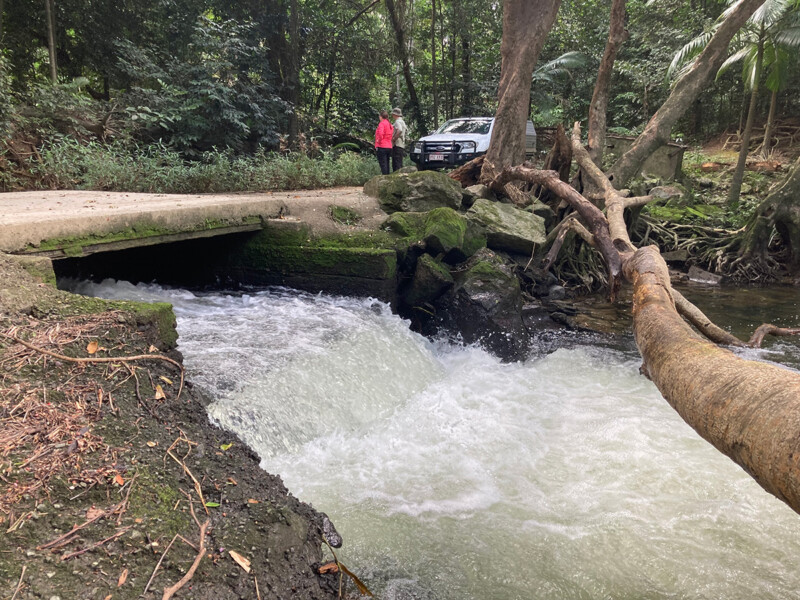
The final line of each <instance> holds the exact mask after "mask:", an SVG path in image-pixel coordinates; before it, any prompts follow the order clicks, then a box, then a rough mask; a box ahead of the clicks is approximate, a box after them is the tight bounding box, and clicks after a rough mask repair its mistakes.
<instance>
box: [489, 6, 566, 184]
mask: <svg viewBox="0 0 800 600" xmlns="http://www.w3.org/2000/svg"><path fill="white" fill-rule="evenodd" d="M560 5H561V0H504V2H503V39H502V42H501V44H500V56H501V67H500V85H499V89H498V92H497V100H498V102H497V113H496V117H495V121H494V128H493V130H492V140H491V142H490V144H489V150H488V152H487V153H486V160H485V161H484V163H483V172H482V174H481V178H482V179H485V180H487V181H489V182H491V181H492V180H494V179H495V175H496V174H498V173H499V172H500V171H502V169H504V168H505V167H510V166H513V165H518V164H521V163H522V162H523V161H524V160H525V122H526V121H527V120H528V107H529V106H530V97H531V78H532V76H533V69H534V67H535V66H536V60H537V59H538V58H539V52H540V51H541V49H542V46H544V42H545V39H546V38H547V34H548V32H549V31H550V28H551V27H552V26H553V22H554V21H555V18H556V14H557V13H558V8H559V6H560Z"/></svg>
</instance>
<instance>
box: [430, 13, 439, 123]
mask: <svg viewBox="0 0 800 600" xmlns="http://www.w3.org/2000/svg"><path fill="white" fill-rule="evenodd" d="M436 45H437V43H436V0H431V91H432V95H433V117H432V121H433V126H434V127H435V126H436V124H437V123H438V122H439V90H438V88H437V83H436Z"/></svg>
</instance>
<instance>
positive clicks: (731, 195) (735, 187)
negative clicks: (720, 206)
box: [728, 25, 764, 208]
mask: <svg viewBox="0 0 800 600" xmlns="http://www.w3.org/2000/svg"><path fill="white" fill-rule="evenodd" d="M763 63H764V26H763V25H762V26H761V33H760V35H759V37H758V50H757V52H756V64H755V67H754V73H753V84H752V89H751V90H750V106H749V107H748V109H747V122H746V123H745V125H744V132H742V145H741V147H740V148H739V159H738V160H737V161H736V168H735V169H734V170H733V177H732V178H731V186H730V188H728V206H729V207H731V208H735V207H736V206H738V204H739V195H740V194H741V191H742V180H743V179H744V169H745V167H746V166H747V155H748V154H749V153H750V137H751V136H752V134H753V123H754V122H755V117H756V104H757V103H758V87H759V81H760V79H761V65H762V64H763Z"/></svg>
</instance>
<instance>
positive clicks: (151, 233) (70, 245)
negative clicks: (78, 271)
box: [26, 216, 261, 257]
mask: <svg viewBox="0 0 800 600" xmlns="http://www.w3.org/2000/svg"><path fill="white" fill-rule="evenodd" d="M260 222H261V217H259V216H250V217H244V218H242V219H206V220H205V221H204V222H203V223H200V224H195V225H191V226H187V227H180V228H168V227H162V226H159V225H156V224H155V223H149V222H141V223H137V224H136V225H134V226H133V227H129V228H127V229H123V230H121V231H112V232H109V233H106V234H103V235H98V234H91V235H86V236H76V237H67V238H52V239H49V240H44V241H42V242H41V243H40V244H39V245H38V246H33V245H28V247H27V249H26V251H27V252H31V253H35V252H46V251H53V250H61V251H63V252H64V254H65V255H66V256H70V257H75V256H82V255H83V248H84V247H85V246H93V245H99V244H109V243H112V242H122V241H127V240H137V239H143V238H149V237H155V236H161V235H170V234H176V233H193V232H196V231H207V230H211V229H220V228H223V227H231V226H235V225H253V224H256V223H260Z"/></svg>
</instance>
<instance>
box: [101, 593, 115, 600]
mask: <svg viewBox="0 0 800 600" xmlns="http://www.w3.org/2000/svg"><path fill="white" fill-rule="evenodd" d="M111 598H113V596H112V595H111V594H109V595H108V596H106V597H105V598H103V600H111Z"/></svg>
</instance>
